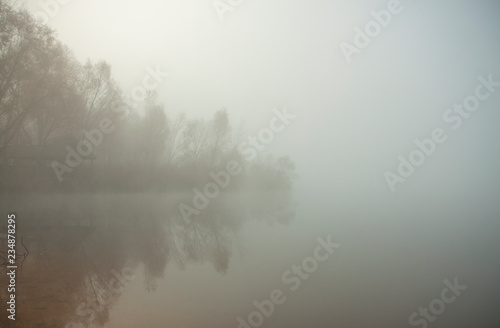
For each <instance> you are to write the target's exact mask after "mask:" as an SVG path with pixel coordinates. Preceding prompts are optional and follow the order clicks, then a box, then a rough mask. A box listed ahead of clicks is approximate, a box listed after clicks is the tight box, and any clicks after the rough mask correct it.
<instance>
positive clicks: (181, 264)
mask: <svg viewBox="0 0 500 328" xmlns="http://www.w3.org/2000/svg"><path fill="white" fill-rule="evenodd" d="M186 197H188V198H186ZM185 199H189V195H184V194H121V195H115V194H92V195H91V194H84V195H31V196H26V195H23V197H21V196H19V197H18V196H6V197H4V198H2V210H5V213H8V212H9V209H19V210H16V211H15V212H16V214H17V217H18V225H19V228H18V240H19V243H20V242H21V238H22V245H18V252H19V253H21V254H27V252H28V251H29V254H27V256H26V257H24V256H23V257H22V258H20V259H18V262H19V263H22V268H21V269H20V270H19V273H18V277H17V279H18V281H17V286H18V289H17V292H16V297H17V318H18V320H17V323H18V324H17V327H113V328H114V327H116V328H118V327H126V328H127V327H130V328H135V327H193V328H195V327H235V328H236V327H242V328H246V327H257V326H262V327H381V328H382V327H405V326H406V327H411V325H410V323H409V316H410V315H411V314H412V313H413V312H416V311H419V308H420V307H428V306H429V303H430V302H431V301H432V300H434V299H438V298H440V295H441V291H442V289H443V288H444V287H446V285H445V283H444V280H445V279H447V280H448V281H450V282H453V280H454V279H455V278H458V283H459V284H460V285H466V286H467V289H465V290H463V291H462V292H461V294H460V295H459V296H457V297H456V299H455V301H454V302H452V303H450V304H446V308H445V309H444V311H442V314H440V315H438V316H436V318H435V320H434V322H429V326H432V327H493V326H492V325H491V324H490V325H488V323H492V322H495V321H496V322H499V319H500V318H499V315H498V314H497V313H498V311H496V309H495V305H497V304H498V302H499V301H500V297H499V291H500V284H499V282H498V278H499V277H500V275H499V273H500V268H499V265H498V263H499V257H500V256H499V252H498V251H499V249H500V248H499V246H500V239H499V238H498V231H499V229H498V228H499V221H498V214H499V213H500V211H499V208H498V205H495V204H494V201H493V198H492V199H482V200H475V201H473V200H471V199H468V200H467V199H456V200H453V201H452V200H449V201H446V200H431V199H426V200H425V201H424V200H422V201H423V202H424V203H425V204H426V206H422V205H421V204H422V203H419V202H415V201H414V200H412V201H411V202H410V201H405V200H400V201H399V202H398V203H395V202H393V200H391V199H389V198H388V199H386V200H384V199H377V200H375V198H374V197H371V198H369V197H366V198H362V199H361V198H359V197H354V196H353V197H346V196H344V197H343V198H342V197H338V196H333V195H332V196H331V197H329V196H323V197H316V196H315V195H314V194H313V193H310V192H306V191H305V190H304V191H298V192H295V193H293V194H288V193H273V192H262V193H259V194H255V193H254V194H250V193H247V194H245V193H240V194H228V195H221V196H220V197H218V198H216V199H214V200H212V201H211V202H210V205H209V206H208V207H207V208H206V209H204V210H202V211H201V213H200V214H199V215H197V216H193V217H192V220H191V221H189V222H186V221H184V220H183V219H182V218H181V217H180V215H179V210H178V204H179V202H181V201H183V200H185ZM452 203H453V204H455V205H454V206H451V205H450V204H452ZM485 208H487V209H488V211H485ZM477 213H481V215H480V216H478V215H477ZM2 214H4V213H2ZM318 239H320V240H322V241H323V242H326V243H328V240H331V242H332V243H337V244H339V245H340V246H339V247H338V248H335V250H334V251H333V253H331V254H330V253H328V251H327V250H326V249H324V248H321V249H320V250H318V247H322V246H321V245H322V243H321V242H320V241H318ZM2 243H4V240H2ZM323 244H324V243H323ZM318 254H319V255H320V257H321V260H318V258H317V257H316V258H314V256H315V255H316V256H318ZM294 266H295V267H294ZM2 268H5V266H3V267H2ZM297 268H298V269H297ZM297 270H298V271H297ZM4 271H5V269H4ZM2 276H3V277H2V279H4V277H5V274H2ZM4 283H5V281H2V286H3V285H4ZM1 293H2V294H0V295H1V296H2V297H3V299H4V300H5V297H6V290H5V288H2V291H1ZM273 293H275V294H274V299H275V301H276V300H278V302H277V303H279V304H273V305H272V306H271V305H269V304H270V301H269V300H270V299H273ZM276 295H279V297H276ZM259 307H260V309H259ZM4 317H5V316H2V319H1V320H3V321H1V322H0V323H2V324H3V325H7V324H9V326H12V327H16V324H14V325H12V322H7V323H6V321H5V318H4ZM414 326H416V327H421V326H423V325H422V324H415V325H414Z"/></svg>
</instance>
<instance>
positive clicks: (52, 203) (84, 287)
mask: <svg viewBox="0 0 500 328" xmlns="http://www.w3.org/2000/svg"><path fill="white" fill-rule="evenodd" d="M190 197H191V195H182V194H168V195H164V194H163V195H162V194H149V195H146V194H121V195H115V194H84V195H31V196H28V197H27V196H26V195H24V196H23V197H21V196H20V195H8V196H5V197H2V201H1V202H2V203H1V204H0V208H2V209H6V208H18V209H22V210H19V212H17V213H16V214H17V217H18V233H17V238H18V240H20V239H21V238H22V241H23V244H24V246H25V247H26V251H24V248H23V246H21V245H18V253H20V254H22V253H25V254H26V253H27V252H28V251H29V255H27V256H26V258H25V259H24V257H23V258H19V259H18V265H20V267H19V269H18V277H17V286H18V287H17V288H16V308H17V309H16V311H17V314H16V318H17V320H16V322H15V323H14V325H12V323H13V322H8V324H9V326H12V327H102V326H104V325H106V323H108V321H109V317H110V309H111V308H112V307H113V305H114V304H116V302H117V301H118V299H119V298H120V295H121V294H122V292H123V290H124V289H125V288H126V286H127V284H128V283H129V282H130V281H131V280H133V279H135V275H134V274H135V273H138V272H139V271H138V270H143V272H142V274H141V276H143V277H144V281H143V285H144V290H145V291H147V292H154V291H155V290H156V287H157V282H158V280H159V279H162V278H164V275H165V272H166V271H167V268H168V266H169V265H175V266H178V267H179V268H185V267H186V266H187V265H189V264H191V263H206V262H208V263H210V264H211V265H212V266H213V269H214V270H215V271H216V272H218V273H220V274H225V273H226V272H227V271H228V268H229V267H230V263H231V257H232V255H233V251H234V249H236V247H237V244H238V242H239V241H238V232H239V231H240V229H241V228H242V226H243V225H244V224H245V222H246V221H250V220H258V221H261V222H266V223H268V224H280V225H283V224H288V223H289V222H290V221H291V220H292V219H293V218H294V215H295V212H294V206H293V204H292V202H291V197H290V194H289V193H286V192H262V193H258V194H257V193H238V194H227V195H220V196H219V197H217V198H215V199H213V200H212V201H211V202H210V204H209V206H208V207H207V208H205V209H204V210H203V211H201V213H200V214H199V215H198V216H196V217H193V219H192V220H190V222H189V223H186V222H185V221H184V220H183V219H182V217H181V216H180V212H179V210H178V204H179V203H180V202H183V201H186V200H189V198H190ZM1 242H2V249H6V247H5V246H6V241H5V239H2V241H1ZM4 255H5V254H3V253H2V257H5V256H4ZM21 260H24V261H21ZM0 261H2V262H3V260H2V259H0ZM21 262H22V263H21ZM21 264H22V265H21ZM6 270H7V268H6V263H3V265H2V272H1V278H0V279H2V286H5V285H6V284H5V283H6V282H7V281H6ZM0 295H1V298H2V302H5V301H6V300H7V297H8V295H7V290H6V289H5V288H2V290H1V294H0ZM3 304H5V303H3ZM2 320H6V318H5V316H2V318H1V319H0V324H1V326H6V325H7V323H6V322H5V321H2Z"/></svg>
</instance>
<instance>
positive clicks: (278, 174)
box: [0, 0, 293, 191]
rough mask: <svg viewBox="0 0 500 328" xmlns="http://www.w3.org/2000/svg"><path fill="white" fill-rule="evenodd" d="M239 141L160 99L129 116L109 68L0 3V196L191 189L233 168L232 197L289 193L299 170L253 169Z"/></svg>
mask: <svg viewBox="0 0 500 328" xmlns="http://www.w3.org/2000/svg"><path fill="white" fill-rule="evenodd" d="M103 123H106V124H105V125H107V127H108V131H107V133H106V131H104V132H103V131H102V126H103ZM95 131H100V132H98V133H97V132H96V133H97V134H96V133H94V134H92V133H93V132H95ZM241 134H242V133H241V130H238V131H235V130H234V129H233V128H232V127H231V125H230V121H229V117H228V112H227V110H225V109H221V110H218V111H216V112H215V113H214V115H213V117H212V118H211V119H209V120H202V119H189V118H187V117H186V115H184V114H179V115H173V114H167V111H166V110H165V108H164V106H163V105H162V104H161V103H160V102H159V101H158V100H157V96H156V95H155V94H154V93H153V92H148V95H147V97H146V99H145V100H144V102H143V103H142V104H141V106H140V108H137V107H135V106H131V104H130V103H128V101H127V100H126V97H125V96H124V95H123V92H122V90H120V88H119V86H118V84H117V83H116V82H115V81H114V79H113V77H112V74H111V67H110V65H109V64H107V63H106V62H93V61H91V60H88V61H87V62H86V63H84V64H82V63H80V62H78V60H76V59H75V57H74V56H73V54H72V52H71V51H70V50H69V49H68V48H67V47H66V46H65V45H63V44H62V43H61V42H60V41H59V40H58V39H57V36H56V35H55V32H54V31H53V30H52V29H50V28H49V27H47V26H46V25H44V24H41V23H39V22H37V21H36V20H35V19H34V17H33V16H32V15H31V14H30V13H29V12H27V11H26V10H25V9H23V8H13V7H12V6H11V5H9V3H8V2H7V1H5V0H0V168H1V170H2V177H1V180H0V189H8V188H10V187H12V184H18V185H19V184H20V185H34V186H36V187H37V188H38V189H42V190H46V189H58V188H73V189H78V188H86V187H88V188H98V189H108V190H112V189H120V190H129V191H141V190H146V189H156V190H166V189H169V188H172V189H174V188H175V189H179V188H191V187H193V186H196V185H199V184H200V183H203V182H205V181H206V180H209V178H210V177H209V174H208V173H209V172H211V171H213V170H216V169H218V168H221V167H224V165H225V164H226V163H227V162H228V161H231V160H234V161H237V162H238V163H240V164H241V165H242V167H243V168H244V170H243V173H242V174H241V175H238V176H237V177H235V178H234V179H233V183H232V184H231V188H235V187H240V186H243V185H244V186H247V187H248V186H249V185H252V186H254V187H257V188H266V189H272V188H282V187H289V186H290V183H291V173H292V171H293V163H292V162H291V161H290V160H289V159H287V158H280V159H273V158H271V157H266V158H265V159H262V158H260V159H257V160H254V161H252V162H251V163H250V162H248V161H246V160H245V158H243V156H242V154H241V151H240V150H239V147H238V146H239V143H240V142H241V141H242V140H240V139H241ZM92 135H94V138H92V137H90V138H89V136H92ZM82 152H84V154H82ZM70 153H71V156H72V157H71V156H70V155H69V154H70ZM68 156H69V157H68ZM68 158H69V159H71V160H73V162H71V161H69V160H68ZM75 158H76V159H75ZM13 177H14V178H13ZM16 177H18V178H19V179H17V180H16ZM8 179H14V180H13V181H12V183H11V184H9V183H7V182H6V181H7V180H8ZM23 179H24V180H23ZM21 180H22V181H24V182H20V181H21Z"/></svg>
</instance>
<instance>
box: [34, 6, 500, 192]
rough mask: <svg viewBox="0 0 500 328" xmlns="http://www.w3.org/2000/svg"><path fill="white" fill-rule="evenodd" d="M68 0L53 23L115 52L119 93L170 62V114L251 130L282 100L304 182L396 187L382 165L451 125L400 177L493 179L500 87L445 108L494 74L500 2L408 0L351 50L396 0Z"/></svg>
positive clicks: (423, 183) (284, 143) (96, 49)
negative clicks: (452, 119) (235, 0)
mask: <svg viewBox="0 0 500 328" xmlns="http://www.w3.org/2000/svg"><path fill="white" fill-rule="evenodd" d="M54 1H55V0H54ZM226 1H227V0H226ZM226 1H223V2H224V3H227V2H226ZM61 2H64V1H61ZM67 2H68V3H67V4H64V5H63V4H59V5H58V7H59V8H58V10H56V11H54V13H55V15H54V17H52V18H50V20H49V25H50V26H52V27H53V28H54V29H56V30H57V33H58V35H59V37H60V39H61V40H62V41H63V42H64V43H65V44H67V45H68V46H69V47H70V48H71V49H72V50H73V51H74V53H75V55H76V56H77V58H79V59H80V60H81V61H84V60H85V59H86V58H91V59H92V60H101V59H102V60H105V61H107V62H109V63H110V64H111V65H112V69H113V75H114V77H115V79H116V80H117V81H118V82H119V83H120V85H121V86H122V88H123V90H124V91H125V93H127V92H130V90H131V88H132V87H134V86H136V85H138V84H141V83H142V79H143V77H144V76H145V74H146V67H148V66H149V67H156V66H159V67H160V68H161V69H162V70H164V71H168V72H169V74H170V75H169V76H168V77H167V78H165V80H164V81H163V82H162V83H161V84H160V86H159V88H158V89H157V91H158V93H159V95H160V99H161V100H162V101H163V102H164V103H165V105H166V110H167V112H168V113H178V112H179V111H185V112H187V113H188V116H190V117H209V116H211V115H212V114H213V113H214V112H215V111H216V110H217V109H219V108H221V107H227V108H228V111H229V113H230V117H231V118H232V120H233V122H234V125H235V126H237V125H238V122H240V121H241V120H244V121H245V122H247V126H248V127H249V132H254V133H255V132H257V131H259V129H260V128H262V127H265V126H266V125H267V124H268V122H269V119H270V118H271V117H272V109H273V108H281V107H283V106H287V107H288V109H289V111H290V112H293V113H295V114H297V118H296V120H295V121H294V122H293V124H291V125H290V127H289V128H287V130H286V131H284V132H283V133H282V134H280V135H279V136H277V137H276V138H275V141H273V143H272V145H271V146H272V150H273V151H274V152H276V153H277V154H289V155H290V156H291V157H292V159H294V161H295V162H296V163H297V166H298V169H299V175H300V176H301V177H302V181H303V182H305V183H306V184H307V183H310V184H311V185H313V184H314V185H315V186H316V187H320V188H324V189H335V190H350V191H375V192H379V193H382V194H384V193H390V191H389V189H388V188H387V183H386V181H385V180H384V172H386V171H388V170H391V171H393V172H395V171H396V169H397V166H398V163H399V162H398V156H399V155H402V156H405V157H408V155H409V153H410V152H411V151H412V150H413V149H415V145H414V143H413V141H414V139H415V138H427V137H428V136H430V134H431V132H432V130H433V129H435V128H443V129H444V130H445V131H446V133H447V135H448V136H449V140H448V141H446V143H444V144H443V145H440V147H439V148H438V149H437V151H436V153H435V154H434V155H432V157H430V158H428V159H427V160H426V162H425V164H424V165H422V166H421V167H419V168H417V170H416V173H415V174H414V176H412V177H410V178H409V179H408V181H406V182H405V183H404V184H401V185H399V186H398V188H399V189H398V190H400V191H401V192H403V193H412V192H415V191H419V192H423V193H426V192H428V191H434V192H437V191H439V190H442V193H446V192H460V190H465V189H466V188H470V187H471V186H476V184H477V187H478V188H479V189H478V190H481V188H487V189H488V188H489V189H491V188H496V186H495V184H494V182H495V181H498V177H499V174H498V173H497V171H498V170H497V168H498V167H499V164H500V156H499V151H498V146H497V144H496V143H497V142H498V137H499V133H498V127H497V124H496V122H498V118H499V114H498V111H497V109H498V108H499V104H500V92H497V93H496V94H493V95H492V97H491V98H490V99H489V100H487V101H484V102H482V103H481V104H480V109H479V110H478V111H477V112H475V113H473V115H472V116H471V117H470V118H468V119H467V120H465V121H464V124H463V126H462V127H461V128H460V129H458V130H452V129H450V126H449V124H446V123H444V121H443V118H442V116H443V113H444V112H445V111H446V110H448V109H449V108H451V107H452V105H453V103H455V102H462V101H463V100H464V98H466V97H467V96H470V95H473V93H474V90H475V87H476V85H477V84H478V80H477V78H478V77H479V76H484V77H487V76H488V75H489V74H493V79H494V80H497V81H500V65H499V62H498V60H499V58H500V42H499V41H498V40H499V39H498V32H499V31H500V22H499V20H498V15H499V14H500V3H498V2H495V1H451V0H450V1H440V2H439V3H436V2H432V1H409V0H404V1H400V3H399V7H400V13H399V14H395V15H392V18H391V21H390V23H389V24H388V25H387V26H386V27H382V28H381V31H380V33H379V35H378V36H376V37H374V38H372V39H371V43H370V44H369V45H368V46H367V47H366V48H364V49H360V53H359V54H355V55H353V56H352V58H351V59H352V62H351V63H347V61H346V58H345V57H344V55H343V53H342V51H341V49H340V44H341V43H342V42H347V43H350V44H353V39H354V37H355V32H354V28H355V27H359V28H361V29H363V28H364V27H365V24H367V23H368V22H370V21H372V20H374V18H373V17H372V16H371V15H370V12H371V11H372V10H375V11H380V10H382V9H387V8H388V4H389V3H390V1H347V0H342V1H333V0H332V1H322V0H320V1H305V0H297V1H284V0H275V1H271V2H270V1H258V0H251V1H250V0H243V1H241V3H240V5H239V6H237V7H235V8H234V10H233V11H228V12H226V13H225V15H224V18H225V19H224V21H221V20H220V19H219V16H218V14H217V12H216V10H215V9H214V7H213V3H212V1H210V0H204V1H202V0H183V1H171V0H168V1H164V0H163V1H160V0H143V1H132V0H85V1H77V0H70V1H67ZM41 3H42V4H43V3H53V2H51V1H48V0H37V1H26V5H27V7H28V8H29V9H30V10H31V11H32V12H34V13H35V12H38V11H39V10H42V7H41V5H40V4H41ZM495 178H496V179H495ZM318 182H321V185H319V186H318ZM489 189H488V190H489Z"/></svg>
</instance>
